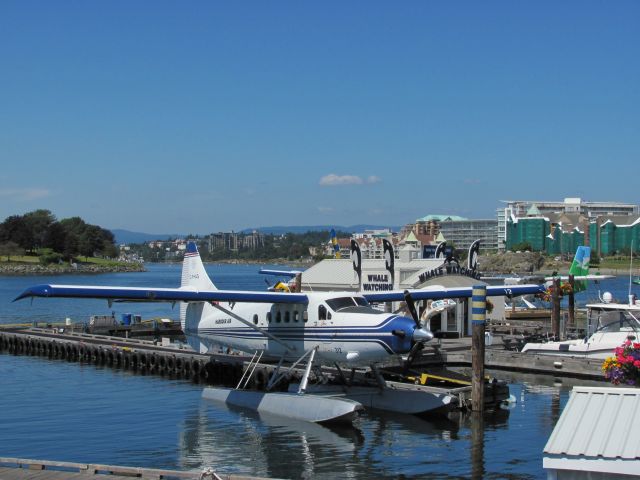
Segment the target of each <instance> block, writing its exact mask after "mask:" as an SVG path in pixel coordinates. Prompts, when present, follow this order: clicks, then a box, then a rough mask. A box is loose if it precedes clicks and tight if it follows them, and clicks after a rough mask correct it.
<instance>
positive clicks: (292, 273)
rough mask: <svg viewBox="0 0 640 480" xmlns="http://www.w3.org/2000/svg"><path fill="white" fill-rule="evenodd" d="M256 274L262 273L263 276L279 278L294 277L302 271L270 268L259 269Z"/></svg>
mask: <svg viewBox="0 0 640 480" xmlns="http://www.w3.org/2000/svg"><path fill="white" fill-rule="evenodd" d="M258 273H262V274H263V275H275V276H279V277H292V278H293V277H295V276H296V275H298V274H299V273H302V270H273V269H270V268H261V269H260V271H259V272H258Z"/></svg>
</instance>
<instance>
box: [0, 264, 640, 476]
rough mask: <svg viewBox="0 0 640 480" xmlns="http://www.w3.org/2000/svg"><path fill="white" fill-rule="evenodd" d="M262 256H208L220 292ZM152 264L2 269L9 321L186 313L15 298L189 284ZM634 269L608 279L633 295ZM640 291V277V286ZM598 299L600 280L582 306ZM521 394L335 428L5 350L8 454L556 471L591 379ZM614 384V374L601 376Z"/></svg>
mask: <svg viewBox="0 0 640 480" xmlns="http://www.w3.org/2000/svg"><path fill="white" fill-rule="evenodd" d="M259 268H260V267H259V266H254V265H209V266H208V267H207V269H208V271H209V273H210V275H211V276H212V278H213V279H214V282H215V283H216V284H217V285H218V286H219V287H220V288H229V289H237V288H251V289H256V290H257V289H263V288H264V287H265V283H264V279H263V278H262V276H260V275H258V274H257V271H258V269H259ZM148 269H149V271H148V272H146V273H131V274H107V275H99V276H65V277H0V305H2V309H1V310H0V312H1V314H0V323H30V322H31V321H33V320H37V321H39V322H57V321H64V319H65V318H66V317H70V318H72V319H73V320H74V321H86V319H88V317H89V315H104V314H111V312H112V311H113V312H114V314H115V315H116V316H118V317H119V316H120V315H121V314H122V313H128V312H132V313H136V314H141V315H142V316H143V318H149V317H154V316H161V317H167V318H173V319H177V316H178V309H177V307H176V308H175V310H172V309H171V307H170V306H165V305H154V304H150V305H138V304H133V305H132V304H114V305H113V306H112V307H111V308H109V307H108V305H107V303H106V302H104V301H94V300H86V301H79V300H67V299H36V300H35V301H34V302H33V304H31V303H30V302H29V301H28V300H27V301H22V302H17V303H11V300H12V299H13V298H14V297H15V296H16V295H18V294H19V293H20V292H21V291H22V290H23V289H24V288H25V287H27V286H29V285H34V284H38V283H53V282H55V283H74V284H76V283H78V284H79V283H91V284H119V285H130V286H136V285H154V286H165V287H172V286H177V284H178V283H179V278H180V266H178V265H149V266H148ZM627 288H628V278H627V279H625V278H624V277H620V278H618V279H616V280H613V281H611V283H609V284H607V285H606V289H607V290H609V291H612V292H613V293H614V295H615V296H616V297H618V298H621V299H624V298H626V292H627ZM636 288H637V287H636ZM596 297H597V290H596V289H595V288H594V287H590V290H588V291H587V292H582V293H581V294H579V298H578V303H579V304H580V303H582V304H583V303H585V302H586V301H587V300H588V299H594V298H596ZM493 373H494V374H495V375H496V376H497V377H498V378H501V379H505V380H507V381H509V383H510V389H511V394H512V395H513V396H514V397H515V399H516V403H515V404H514V405H512V406H511V408H510V409H500V410H498V411H496V412H487V413H485V414H484V415H481V416H477V415H475V416H474V415H471V414H458V413H456V414H451V415H450V416H449V417H447V418H442V417H440V418H428V419H427V418H418V417H414V416H405V415H391V414H382V413H377V412H367V413H365V414H363V415H362V416H361V417H360V418H359V419H358V420H357V421H356V423H355V425H354V427H352V428H344V427H343V428H340V429H336V428H327V427H323V426H318V425H314V424H309V423H296V422H291V421H287V420H285V419H281V418H275V417H266V416H259V415H257V414H255V413H252V412H248V411H245V410H240V409H231V408H228V407H226V406H224V405H220V404H217V403H212V402H209V401H206V400H203V399H202V398H201V390H202V387H201V386H199V385H196V384H193V383H191V382H189V381H186V380H178V379H168V378H162V377H159V376H155V375H146V376H145V375H140V374H132V373H131V372H128V371H124V370H118V369H110V368H102V367H99V366H94V365H86V364H80V363H75V362H74V363H68V362H66V361H64V360H48V359H46V358H43V357H30V356H14V355H10V354H7V353H2V354H0V384H1V385H2V387H1V389H0V392H1V395H0V408H1V411H2V415H0V456H6V457H24V458H39V459H48V460H60V461H75V462H92V463H105V464H119V465H133V466H144V467H157V468H176V469H202V468H205V467H213V468H214V469H215V470H217V471H219V472H223V473H242V474H248V475H256V476H264V477H275V478H354V479H360V478H362V479H364V478H373V477H375V478H469V477H475V478H545V472H544V470H543V469H542V449H543V447H544V444H545V443H546V441H547V439H548V437H549V434H550V433H551V431H552V429H553V427H554V425H555V422H556V421H557V419H558V417H559V415H560V413H561V411H562V408H563V407H564V405H565V404H566V402H567V400H568V396H569V392H570V389H571V386H572V385H576V384H578V385H585V384H591V383H590V382H586V381H581V380H566V379H565V380H562V381H560V380H558V379H553V378H551V377H544V376H531V375H523V374H509V373H505V372H493ZM601 385H605V384H601Z"/></svg>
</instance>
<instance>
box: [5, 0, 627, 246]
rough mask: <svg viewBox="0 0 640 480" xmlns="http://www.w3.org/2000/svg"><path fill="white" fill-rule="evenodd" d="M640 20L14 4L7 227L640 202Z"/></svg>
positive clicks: (265, 221)
mask: <svg viewBox="0 0 640 480" xmlns="http://www.w3.org/2000/svg"><path fill="white" fill-rule="evenodd" d="M638 25H640V2H637V1H624V0H621V1H616V2H602V1H589V0H586V1H569V0H568V1H563V2H557V1H538V2H513V1H486V2H477V1H473V2H466V1H459V2H436V1H423V0H420V1H411V0H407V1H403V2H378V1H373V0H368V1H325V2H309V1H280V2H264V1H243V2H220V1H191V2H168V1H167V2H165V1H145V0H140V1H136V2H130V1H109V2H86V1H57V2H51V1H39V2H38V1H30V0H19V1H13V0H3V1H2V2H0V165H1V168H0V221H2V220H3V219H4V218H6V217H8V216H10V215H19V214H24V213H26V212H29V211H33V210H35V209H38V208H45V209H48V210H51V211H52V212H53V213H54V215H56V217H57V218H58V219H62V218H68V217H72V216H80V217H82V218H83V219H84V220H85V221H87V222H88V223H92V224H97V225H100V226H102V227H105V228H111V229H114V228H123V229H127V230H133V231H138V232H147V233H184V234H188V233H199V234H207V233H211V232H217V231H230V230H241V229H244V228H255V227H260V226H274V225H336V226H349V225H354V224H363V223H366V224H374V225H381V226H392V225H393V226H395V225H404V224H406V223H410V222H413V221H415V219H417V218H419V217H423V216H425V215H428V214H452V215H460V216H463V217H467V218H476V219H486V218H495V214H496V209H497V208H498V207H500V206H501V205H502V204H501V202H500V201H501V200H548V201H558V200H559V201H561V200H562V199H564V198H565V197H581V198H583V199H584V200H587V201H617V202H628V203H640V199H639V198H638V174H637V173H635V172H637V171H638V168H640V167H639V165H640V162H639V161H638V160H639V158H640V155H639V154H640V121H639V120H640V119H639V116H640V28H638Z"/></svg>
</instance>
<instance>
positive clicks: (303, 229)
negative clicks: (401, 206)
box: [240, 225, 401, 235]
mask: <svg viewBox="0 0 640 480" xmlns="http://www.w3.org/2000/svg"><path fill="white" fill-rule="evenodd" d="M332 228H333V229H334V230H335V231H336V232H348V233H354V232H363V231H364V230H380V229H384V228H389V229H391V231H392V232H398V231H400V228H401V227H397V226H380V225H351V226H348V227H344V226H341V225H301V226H293V225H292V226H274V227H257V228H245V229H244V230H242V231H241V232H240V233H251V232H253V231H254V230H256V231H258V232H260V233H264V234H270V235H282V234H284V233H307V232H323V231H330V230H331V229H332Z"/></svg>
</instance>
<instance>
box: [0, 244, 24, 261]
mask: <svg viewBox="0 0 640 480" xmlns="http://www.w3.org/2000/svg"><path fill="white" fill-rule="evenodd" d="M23 254H24V249H22V248H20V245H18V244H17V243H16V242H12V241H8V242H4V243H0V255H2V256H4V255H6V256H7V262H10V261H11V256H12V255H23Z"/></svg>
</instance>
